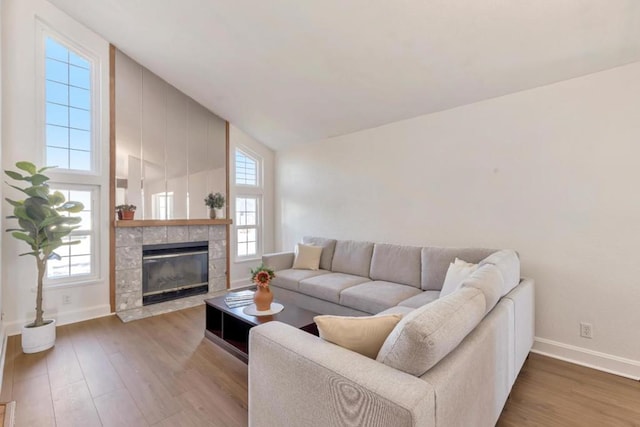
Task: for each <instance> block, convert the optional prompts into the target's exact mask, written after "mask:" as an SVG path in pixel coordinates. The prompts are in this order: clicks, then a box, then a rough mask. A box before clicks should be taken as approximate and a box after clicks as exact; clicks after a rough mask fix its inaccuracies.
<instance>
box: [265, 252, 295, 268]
mask: <svg viewBox="0 0 640 427" xmlns="http://www.w3.org/2000/svg"><path fill="white" fill-rule="evenodd" d="M294 258H295V254H294V253H293V252H278V253H273V254H266V255H262V263H263V264H264V265H265V267H269V268H272V269H273V270H275V271H279V270H287V269H289V268H291V267H293V260H294Z"/></svg>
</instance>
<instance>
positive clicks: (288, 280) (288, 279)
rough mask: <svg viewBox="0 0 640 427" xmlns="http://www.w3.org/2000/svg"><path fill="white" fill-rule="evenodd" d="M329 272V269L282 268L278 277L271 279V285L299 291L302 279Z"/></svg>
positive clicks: (277, 274)
mask: <svg viewBox="0 0 640 427" xmlns="http://www.w3.org/2000/svg"><path fill="white" fill-rule="evenodd" d="M328 273H330V272H329V271H327V270H294V269H288V270H280V271H278V272H277V273H276V277H274V278H273V279H271V285H273V286H276V287H279V288H284V289H289V290H290V291H296V292H298V290H299V282H300V281H301V280H304V279H308V278H310V277H315V276H319V275H321V274H328Z"/></svg>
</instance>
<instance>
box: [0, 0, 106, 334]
mask: <svg viewBox="0 0 640 427" xmlns="http://www.w3.org/2000/svg"><path fill="white" fill-rule="evenodd" d="M2 6H3V10H2V43H3V48H2V88H3V91H2V103H3V109H2V123H3V127H2V168H3V169H7V168H12V169H14V164H15V163H16V162H17V161H20V160H28V161H32V162H34V163H37V164H39V165H41V164H42V163H43V159H44V154H43V153H44V152H43V149H42V146H41V144H42V141H41V138H42V137H41V134H40V133H39V132H40V130H41V129H42V128H43V127H42V123H41V122H40V121H41V120H42V117H41V115H40V114H38V111H39V110H38V106H37V99H38V94H37V84H36V82H37V81H38V79H41V78H42V76H36V49H35V46H36V16H38V17H39V18H40V19H41V21H43V22H45V23H47V24H48V26H50V27H51V28H52V29H53V30H55V31H56V32H58V33H60V34H61V35H62V36H64V37H66V38H68V39H71V40H73V41H75V42H76V43H78V44H80V45H82V46H83V47H84V48H86V49H88V50H89V51H91V52H92V53H93V55H95V56H97V58H98V59H99V61H100V64H99V65H97V66H98V67H99V70H100V74H101V77H102V78H101V79H100V81H101V84H100V91H101V94H102V98H101V99H102V111H101V117H100V119H101V120H100V121H101V128H100V139H101V144H102V150H101V153H99V154H100V166H101V174H100V175H99V176H94V177H86V176H83V177H82V178H81V179H80V180H81V181H82V183H85V184H96V185H101V186H102V191H101V194H100V204H101V206H102V211H101V212H100V214H101V215H100V222H99V225H98V227H99V230H100V233H101V241H100V249H101V258H100V260H99V264H100V267H101V270H100V274H101V275H100V280H98V281H97V282H95V283H92V284H88V285H83V286H72V287H56V288H51V287H50V288H47V289H46V290H45V294H44V309H45V316H46V317H48V318H51V317H53V318H56V319H57V320H58V322H59V323H60V324H64V323H69V322H73V321H78V320H83V319H87V318H91V317H95V316H100V315H105V314H108V313H109V280H108V279H109V271H108V266H109V263H108V259H109V258H108V242H109V233H108V221H109V219H110V218H111V217H112V215H110V212H108V206H109V205H108V200H109V199H108V196H109V194H108V188H109V187H108V177H109V173H108V171H109V169H108V161H109V151H108V148H109V121H108V120H109V86H108V80H109V79H108V76H109V73H108V69H109V68H108V66H109V62H108V58H109V56H108V55H109V50H108V48H109V45H108V43H107V42H106V41H105V40H103V39H102V38H100V37H98V36H97V35H96V34H95V33H93V32H91V31H89V30H87V29H86V28H85V27H83V26H81V25H80V24H78V23H77V22H75V21H73V20H72V19H71V18H69V17H68V16H67V15H65V14H63V13H62V12H60V11H59V10H58V9H56V8H55V7H53V6H52V5H51V4H50V3H48V2H46V1H44V0H26V1H25V0H5V1H4V2H3V5H2ZM48 175H49V176H50V177H51V178H52V181H54V180H56V179H59V180H60V179H65V180H67V179H70V176H71V175H70V174H66V176H63V175H62V174H60V173H55V172H51V173H48ZM72 179H75V180H78V178H77V177H75V178H72ZM4 193H5V195H6V196H14V197H16V196H17V194H16V193H15V192H14V190H7V189H6V187H5V191H4ZM8 211H9V206H8V205H7V204H6V202H4V201H3V202H2V213H3V216H2V229H3V230H4V229H6V228H8V226H9V225H10V222H9V221H8V220H6V219H5V218H4V216H5V215H4V214H5V213H6V212H8ZM25 250H26V246H24V243H22V242H19V241H17V240H15V239H12V238H7V237H6V236H5V238H4V239H3V241H2V295H3V300H2V310H3V312H4V314H5V318H4V320H5V324H6V326H7V332H8V333H9V334H11V333H16V332H19V330H20V328H21V326H22V324H24V323H26V322H27V321H31V320H33V318H34V315H35V309H34V307H35V286H36V268H35V261H34V259H33V257H29V256H25V257H18V254H19V253H22V252H25ZM65 296H66V297H68V299H69V303H68V304H66V305H63V304H62V301H63V297H65Z"/></svg>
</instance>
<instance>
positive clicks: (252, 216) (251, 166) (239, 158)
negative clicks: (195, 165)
mask: <svg viewBox="0 0 640 427" xmlns="http://www.w3.org/2000/svg"><path fill="white" fill-rule="evenodd" d="M234 155H235V159H234V166H235V176H234V185H235V188H236V197H235V200H234V202H235V218H234V224H235V230H236V232H235V236H234V237H235V239H234V243H235V258H236V260H238V261H243V260H249V259H255V258H259V257H260V256H261V255H262V197H263V187H262V177H261V170H262V168H261V165H262V159H261V158H260V157H259V156H257V155H255V154H253V153H252V152H251V151H250V150H247V149H243V148H236V150H235V152H234Z"/></svg>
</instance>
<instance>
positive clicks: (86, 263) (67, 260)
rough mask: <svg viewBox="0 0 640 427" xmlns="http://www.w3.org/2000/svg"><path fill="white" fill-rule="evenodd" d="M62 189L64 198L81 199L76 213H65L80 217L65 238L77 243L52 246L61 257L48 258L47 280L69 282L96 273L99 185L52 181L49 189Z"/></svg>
mask: <svg viewBox="0 0 640 427" xmlns="http://www.w3.org/2000/svg"><path fill="white" fill-rule="evenodd" d="M55 191H59V192H61V193H62V194H63V195H64V197H65V199H66V200H72V201H75V202H81V203H82V204H83V205H84V209H83V210H82V211H81V212H79V213H72V214H69V213H64V214H63V215H66V216H79V217H81V218H82V222H80V224H79V225H80V227H79V228H77V229H75V230H73V231H72V232H71V234H69V236H67V237H65V239H64V240H65V241H67V242H70V241H71V242H74V241H78V242H79V243H77V244H73V245H64V246H61V247H59V248H57V249H56V250H55V253H56V254H58V255H60V259H59V260H56V259H50V260H48V261H47V277H46V281H47V283H48V284H59V283H69V282H73V281H85V280H87V279H92V278H95V277H97V275H98V272H97V268H96V259H97V257H96V248H97V247H98V244H97V241H96V240H97V233H96V224H97V222H98V221H97V217H96V216H97V212H96V209H95V207H96V202H95V201H96V200H97V199H98V196H97V193H98V188H97V187H96V186H79V185H65V184H51V190H50V192H51V193H52V194H53V193H54V192H55Z"/></svg>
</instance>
